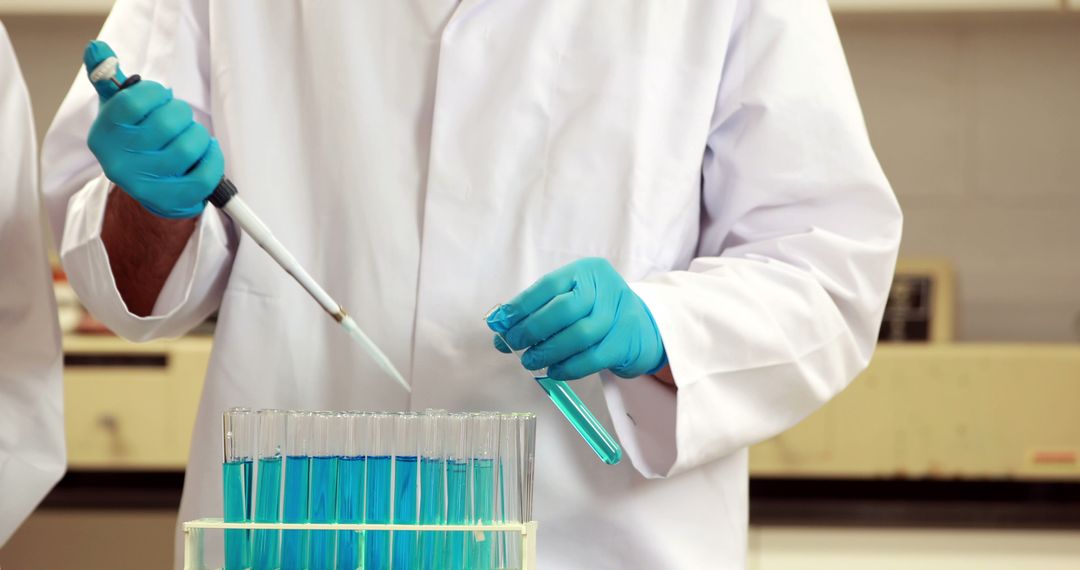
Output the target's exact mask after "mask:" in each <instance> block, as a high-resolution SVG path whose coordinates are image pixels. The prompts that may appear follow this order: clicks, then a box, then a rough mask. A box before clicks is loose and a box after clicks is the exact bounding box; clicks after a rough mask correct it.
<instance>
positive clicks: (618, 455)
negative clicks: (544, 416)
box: [485, 305, 623, 465]
mask: <svg viewBox="0 0 1080 570" xmlns="http://www.w3.org/2000/svg"><path fill="white" fill-rule="evenodd" d="M498 308H499V307H498V305H496V306H495V307H493V308H492V309H491V310H490V311H488V314H487V315H485V319H486V317H487V316H490V315H491V314H492V313H494V312H495V311H496V310H498ZM495 335H496V336H498V337H499V338H500V339H501V340H502V341H503V344H505V345H506V346H507V347H508V348H510V351H511V352H512V353H513V354H514V356H516V357H517V358H518V360H519V361H520V360H521V351H518V350H514V349H513V348H512V347H510V343H508V342H506V338H505V337H504V336H503V335H501V334H499V333H497V332H496V333H495ZM528 372H529V374H531V375H532V377H533V380H536V383H537V384H539V385H540V388H541V389H542V390H543V391H544V393H545V394H547V396H548V398H549V399H550V400H551V402H552V403H553V404H555V407H556V408H558V409H559V411H560V412H562V415H563V416H564V417H565V418H566V419H567V420H568V421H569V422H570V425H571V426H573V427H574V430H576V431H577V432H578V435H580V436H581V438H582V439H584V440H585V443H587V444H588V445H589V447H590V448H591V449H592V450H593V453H595V454H596V456H597V457H599V458H600V460H601V461H603V462H604V463H607V464H608V465H615V464H616V463H618V462H619V461H622V453H623V451H622V447H621V446H620V445H619V442H618V441H616V440H615V438H614V437H612V435H611V433H610V432H608V430H607V428H606V427H604V424H602V423H600V420H598V419H596V416H595V415H593V413H592V410H590V409H589V407H588V406H586V405H585V402H583V401H581V398H580V397H578V395H577V393H576V392H574V389H573V388H571V387H570V385H569V383H568V382H564V381H561V380H554V379H552V378H549V377H548V375H547V369H544V370H529V371H528Z"/></svg>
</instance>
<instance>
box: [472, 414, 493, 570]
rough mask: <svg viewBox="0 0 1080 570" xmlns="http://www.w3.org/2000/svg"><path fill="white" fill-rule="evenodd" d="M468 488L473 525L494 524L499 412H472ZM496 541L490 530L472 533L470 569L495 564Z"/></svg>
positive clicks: (485, 567)
mask: <svg viewBox="0 0 1080 570" xmlns="http://www.w3.org/2000/svg"><path fill="white" fill-rule="evenodd" d="M468 421H469V426H468V429H469V438H470V440H471V441H470V443H469V448H470V451H469V487H470V489H471V493H470V494H471V496H472V504H471V505H470V506H471V519H472V521H471V522H472V523H473V524H491V523H492V522H494V521H495V517H496V510H495V505H496V498H495V488H496V485H497V484H498V474H497V473H496V470H495V465H496V463H497V462H498V451H499V415H498V414H493V413H478V414H469V420H468ZM494 543H495V540H494V535H493V534H492V533H490V532H484V533H473V534H472V537H471V540H470V544H469V564H468V568H470V570H491V568H494V567H495V555H496V552H497V550H496V548H495V545H494Z"/></svg>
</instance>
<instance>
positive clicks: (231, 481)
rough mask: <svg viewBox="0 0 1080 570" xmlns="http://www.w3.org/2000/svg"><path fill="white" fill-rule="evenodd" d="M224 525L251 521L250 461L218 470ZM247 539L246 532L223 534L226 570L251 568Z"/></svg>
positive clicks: (236, 462)
mask: <svg viewBox="0 0 1080 570" xmlns="http://www.w3.org/2000/svg"><path fill="white" fill-rule="evenodd" d="M221 483H222V485H221V487H222V489H223V491H224V493H223V494H224V505H225V517H224V518H225V522H249V521H250V520H251V460H250V459H247V460H241V461H229V462H226V463H224V464H222V466H221ZM250 546H251V543H250V536H249V534H248V531H246V530H227V531H225V570H243V569H244V568H248V567H249V566H250V564H249V561H250V560H251V549H250Z"/></svg>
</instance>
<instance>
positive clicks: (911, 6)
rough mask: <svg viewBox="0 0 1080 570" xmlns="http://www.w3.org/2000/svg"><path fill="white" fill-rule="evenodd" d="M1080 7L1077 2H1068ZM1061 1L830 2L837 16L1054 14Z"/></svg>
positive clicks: (848, 0) (912, 0)
mask: <svg viewBox="0 0 1080 570" xmlns="http://www.w3.org/2000/svg"><path fill="white" fill-rule="evenodd" d="M1068 1H1069V2H1070V3H1072V4H1073V5H1076V6H1080V0H1068ZM1061 3H1062V0H829V4H830V5H831V6H832V7H833V10H834V11H836V12H954V11H965V12H970V11H983V12H993V11H1011V10H1024V11H1054V10H1060V9H1061Z"/></svg>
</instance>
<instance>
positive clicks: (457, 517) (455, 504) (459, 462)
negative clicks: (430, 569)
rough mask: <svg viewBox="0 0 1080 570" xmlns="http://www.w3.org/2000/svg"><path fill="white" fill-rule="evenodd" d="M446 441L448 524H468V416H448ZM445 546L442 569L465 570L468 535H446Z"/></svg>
mask: <svg viewBox="0 0 1080 570" xmlns="http://www.w3.org/2000/svg"><path fill="white" fill-rule="evenodd" d="M444 421H445V424H446V429H445V431H446V437H445V439H444V440H443V449H444V455H445V456H446V524H455V525H460V524H467V523H468V522H469V512H470V509H469V445H468V441H469V440H468V428H467V422H468V415H467V414H449V415H447V416H446V419H445V420H444ZM444 534H446V539H445V542H444V546H443V558H442V565H441V566H440V567H441V568H447V569H448V570H462V569H463V568H465V557H466V548H465V545H466V540H465V539H466V533H465V532H457V531H455V532H447V533H444Z"/></svg>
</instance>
